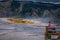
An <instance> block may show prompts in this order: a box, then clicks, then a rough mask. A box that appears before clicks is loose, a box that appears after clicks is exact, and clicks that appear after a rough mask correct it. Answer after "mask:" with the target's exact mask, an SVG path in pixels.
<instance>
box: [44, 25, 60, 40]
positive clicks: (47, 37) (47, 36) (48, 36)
mask: <svg viewBox="0 0 60 40" xmlns="http://www.w3.org/2000/svg"><path fill="white" fill-rule="evenodd" d="M49 29H54V31H53V30H49ZM52 35H54V36H57V38H56V39H55V40H60V32H58V33H57V32H56V28H48V26H46V32H45V40H52V38H51V36H52Z"/></svg>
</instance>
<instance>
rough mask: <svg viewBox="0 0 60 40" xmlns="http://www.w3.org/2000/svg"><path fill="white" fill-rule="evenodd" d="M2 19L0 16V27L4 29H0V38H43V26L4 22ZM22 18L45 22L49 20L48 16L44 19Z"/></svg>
mask: <svg viewBox="0 0 60 40" xmlns="http://www.w3.org/2000/svg"><path fill="white" fill-rule="evenodd" d="M3 19H4V18H3ZM4 20H5V19H4ZM4 20H2V18H0V28H4V29H5V30H0V35H1V36H0V39H1V40H44V37H45V36H44V33H45V26H39V25H30V24H14V23H8V22H5V21H4ZM23 20H34V21H41V22H44V23H47V22H48V21H49V18H45V19H44V18H37V19H36V18H34V19H23ZM3 34H4V35H3ZM15 35H17V36H15ZM24 36H25V37H24ZM3 38H4V39H3Z"/></svg>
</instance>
